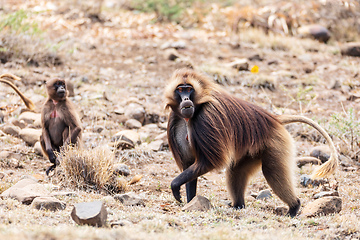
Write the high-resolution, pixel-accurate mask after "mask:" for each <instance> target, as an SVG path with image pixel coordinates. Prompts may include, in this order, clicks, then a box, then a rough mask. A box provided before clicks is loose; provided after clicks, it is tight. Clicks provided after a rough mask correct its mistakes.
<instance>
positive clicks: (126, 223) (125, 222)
mask: <svg viewBox="0 0 360 240" xmlns="http://www.w3.org/2000/svg"><path fill="white" fill-rule="evenodd" d="M132 224H133V223H132V222H130V221H128V220H120V221H114V222H111V223H110V226H111V227H112V228H114V227H124V226H130V225H132Z"/></svg>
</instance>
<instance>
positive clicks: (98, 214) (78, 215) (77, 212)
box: [71, 201, 107, 227]
mask: <svg viewBox="0 0 360 240" xmlns="http://www.w3.org/2000/svg"><path fill="white" fill-rule="evenodd" d="M71 218H72V219H73V220H74V221H75V222H76V223H77V224H79V225H90V226H96V227H103V226H105V225H106V219H107V210H106V207H105V205H104V203H103V202H101V201H95V202H84V203H77V204H75V205H74V208H73V210H72V211H71Z"/></svg>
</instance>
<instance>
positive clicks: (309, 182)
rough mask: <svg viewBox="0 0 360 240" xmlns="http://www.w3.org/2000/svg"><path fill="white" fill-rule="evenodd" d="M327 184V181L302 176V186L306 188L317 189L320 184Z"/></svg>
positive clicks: (305, 175)
mask: <svg viewBox="0 0 360 240" xmlns="http://www.w3.org/2000/svg"><path fill="white" fill-rule="evenodd" d="M326 182H327V181H326V180H325V179H318V180H313V179H311V177H310V176H309V175H307V174H302V175H301V176H300V184H301V185H302V186H304V187H316V186H319V185H320V184H324V183H326Z"/></svg>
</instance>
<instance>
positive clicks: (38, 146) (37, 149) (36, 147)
mask: <svg viewBox="0 0 360 240" xmlns="http://www.w3.org/2000/svg"><path fill="white" fill-rule="evenodd" d="M34 152H35V154H37V155H39V156H43V152H42V147H41V144H40V142H39V141H37V142H36V143H35V145H34Z"/></svg>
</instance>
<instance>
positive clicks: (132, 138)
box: [111, 130, 140, 146]
mask: <svg viewBox="0 0 360 240" xmlns="http://www.w3.org/2000/svg"><path fill="white" fill-rule="evenodd" d="M111 141H112V142H119V141H125V142H128V143H129V144H131V145H132V146H135V144H140V135H139V134H138V133H137V132H135V131H132V130H123V131H120V132H118V133H116V134H115V135H114V136H113V137H112V138H111Z"/></svg>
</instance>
